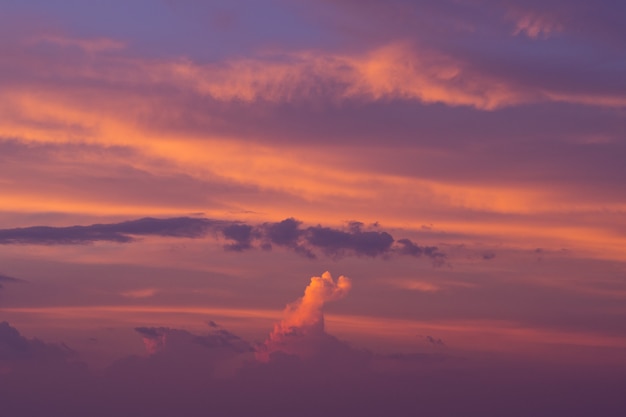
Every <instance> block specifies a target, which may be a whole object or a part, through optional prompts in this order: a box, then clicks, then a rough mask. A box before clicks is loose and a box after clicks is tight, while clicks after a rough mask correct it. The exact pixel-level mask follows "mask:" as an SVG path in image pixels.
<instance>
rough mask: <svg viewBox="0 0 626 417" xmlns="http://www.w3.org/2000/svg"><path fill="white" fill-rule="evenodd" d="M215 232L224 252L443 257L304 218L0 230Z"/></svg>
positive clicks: (3, 236)
mask: <svg viewBox="0 0 626 417" xmlns="http://www.w3.org/2000/svg"><path fill="white" fill-rule="evenodd" d="M211 233H213V235H214V236H216V237H221V238H223V239H225V240H226V242H227V243H226V244H225V245H224V249H225V250H229V251H238V252H240V251H244V250H249V249H263V250H271V249H272V248H273V247H274V246H278V247H282V248H287V249H290V250H293V251H294V252H296V253H298V254H300V255H303V256H306V257H308V258H311V259H315V258H317V257H318V256H319V255H320V254H323V255H325V256H329V257H332V258H340V257H344V256H366V257H389V256H392V255H406V256H413V257H416V258H417V257H421V256H425V257H427V258H429V259H431V260H432V262H433V263H434V264H436V265H441V264H443V263H444V262H445V260H446V255H445V254H444V253H442V252H440V251H439V250H438V249H437V247H435V246H419V245H417V244H416V243H415V242H413V241H411V240H410V239H406V238H401V239H398V240H396V239H394V237H393V236H392V235H391V234H389V233H388V232H385V231H381V230H379V228H378V226H370V227H366V226H365V225H364V224H363V223H360V222H350V223H348V224H347V226H346V227H345V228H343V229H336V228H331V227H325V226H322V225H317V226H309V227H303V225H302V222H300V221H298V220H296V219H294V218H288V219H285V220H283V221H280V222H275V223H263V224H260V225H250V224H246V223H242V222H233V221H223V220H212V219H206V218H194V217H177V218H169V219H155V218H143V219H138V220H131V221H126V222H121V223H110V224H93V225H90V226H69V227H50V226H33V227H24V228H14V229H0V244H4V245H11V244H25V245H77V244H89V243H94V242H117V243H129V242H133V241H136V240H137V237H147V236H163V237H176V238H200V237H204V236H207V235H209V234H211Z"/></svg>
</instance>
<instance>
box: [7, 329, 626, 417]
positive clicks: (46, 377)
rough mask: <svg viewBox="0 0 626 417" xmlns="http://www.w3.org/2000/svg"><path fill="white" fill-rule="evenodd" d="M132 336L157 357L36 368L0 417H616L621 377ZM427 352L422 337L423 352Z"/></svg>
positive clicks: (12, 380) (21, 375) (11, 332)
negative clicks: (159, 343)
mask: <svg viewBox="0 0 626 417" xmlns="http://www.w3.org/2000/svg"><path fill="white" fill-rule="evenodd" d="M210 327H211V326H210ZM217 327H219V326H217ZM212 328H213V329H214V327H212ZM137 332H138V333H139V334H140V335H141V336H142V337H146V336H147V337H160V336H162V335H165V336H166V337H165V340H166V342H165V345H164V348H163V349H162V350H161V351H159V352H156V353H153V354H150V355H144V356H129V357H126V358H123V359H121V360H119V361H117V362H116V363H114V364H112V365H111V366H109V367H108V368H106V369H104V370H103V371H101V372H97V373H96V372H90V371H88V370H83V372H82V373H77V372H68V371H67V369H65V368H54V369H53V371H54V372H51V371H50V370H48V371H46V370H45V369H44V368H41V367H33V368H30V369H28V370H17V371H14V372H12V373H10V374H2V373H1V372H0V401H1V403H2V412H0V414H2V415H5V414H6V415H7V416H11V417H32V416H34V415H47V416H63V417H82V416H85V415H89V416H92V417H109V416H112V415H119V416H131V415H132V416H135V417H148V416H150V417H167V416H173V415H184V416H186V417H200V416H206V415H207V413H208V414H212V415H221V416H230V417H243V416H250V415H257V416H261V417H264V416H272V417H283V416H284V417H286V416H290V417H313V416H320V415H329V416H340V415H359V416H364V417H374V416H376V417H378V416H381V415H393V416H398V417H405V416H406V417H409V416H415V415H416V412H418V414H423V415H432V416H435V415H436V416H440V417H452V416H459V415H463V416H468V417H478V416H481V417H496V416H502V415H510V416H513V417H522V416H529V415H532V416H537V417H552V416H555V415H567V416H571V417H583V416H585V417H586V416H589V415H602V416H605V417H618V416H619V417H621V416H623V415H624V414H623V413H624V411H625V410H626V400H625V399H624V396H623V391H624V389H625V385H624V379H623V371H622V370H621V369H615V370H611V369H609V368H606V369H604V368H600V369H588V368H586V367H585V366H581V365H579V366H574V367H573V368H572V367H570V366H565V365H563V366H560V365H558V363H549V364H546V363H541V362H536V363H522V364H520V363H518V362H512V361H506V360H502V359H498V358H490V359H489V360H488V361H486V360H484V359H478V360H474V359H472V358H471V357H468V358H456V357H454V356H450V355H447V354H444V353H441V352H439V353H437V354H433V353H425V352H415V353H410V354H385V355H382V354H373V353H370V352H367V351H364V350H359V349H355V348H353V347H351V346H349V345H348V344H346V343H345V342H342V341H340V340H338V339H336V338H335V337H333V336H331V335H328V334H325V333H322V334H319V333H317V334H315V336H316V338H315V339H314V340H313V339H311V335H310V334H306V333H301V332H294V335H293V336H291V337H292V338H293V339H294V343H303V344H306V345H307V346H312V347H313V348H314V349H316V354H315V355H311V356H307V357H305V358H303V357H300V356H297V355H292V354H288V353H284V352H277V353H276V354H273V355H271V356H270V358H269V361H267V362H259V361H256V360H254V359H253V356H252V355H251V354H250V352H247V351H238V350H237V349H234V348H233V347H232V346H230V345H224V344H222V342H226V341H231V340H241V339H239V338H238V337H237V336H235V335H233V334H231V333H229V332H227V331H225V333H222V336H220V334H219V333H215V332H210V333H209V334H205V335H198V334H194V333H191V332H188V331H186V330H181V329H172V328H164V327H141V328H138V329H137ZM424 337H425V338H428V337H429V336H424ZM306 339H310V340H308V341H307V340H306ZM0 340H2V341H5V340H11V341H13V342H12V343H13V344H15V345H16V347H14V348H12V350H13V351H18V352H20V351H23V350H27V349H28V348H27V347H25V346H32V345H33V344H38V343H40V344H43V345H44V346H47V347H48V348H50V346H55V345H50V344H46V343H44V342H34V340H35V339H33V340H27V339H24V338H23V337H21V336H20V335H19V333H18V332H17V330H15V329H14V328H12V327H10V326H8V324H6V323H2V324H0ZM216 340H219V341H220V342H216ZM205 342H206V343H205ZM439 342H440V339H436V338H434V337H432V343H434V344H436V345H439ZM311 343H312V345H311ZM441 343H442V342H441ZM14 360H17V359H14ZM64 363H66V362H64ZM580 392H584V393H585V395H579V394H580Z"/></svg>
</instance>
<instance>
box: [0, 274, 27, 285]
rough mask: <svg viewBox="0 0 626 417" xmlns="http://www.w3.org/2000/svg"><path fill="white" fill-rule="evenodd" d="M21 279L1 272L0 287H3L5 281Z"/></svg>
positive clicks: (19, 280)
mask: <svg viewBox="0 0 626 417" xmlns="http://www.w3.org/2000/svg"><path fill="white" fill-rule="evenodd" d="M21 281H22V280H21V279H17V278H13V277H10V276H7V275H3V274H0V288H2V283H3V282H5V283H7V282H11V283H12V282H21Z"/></svg>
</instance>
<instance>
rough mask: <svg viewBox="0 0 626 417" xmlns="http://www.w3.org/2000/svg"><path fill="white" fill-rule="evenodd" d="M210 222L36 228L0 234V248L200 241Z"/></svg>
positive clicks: (146, 220)
mask: <svg viewBox="0 0 626 417" xmlns="http://www.w3.org/2000/svg"><path fill="white" fill-rule="evenodd" d="M210 223H211V222H210V221H209V220H208V219H200V218H190V217H177V218H169V219H155V218H149V217H146V218H143V219H138V220H131V221H126V222H121V223H110V224H93V225H90V226H69V227H50V226H33V227H24V228H15V229H1V230H0V244H5V245H6V244H31V245H32V244H35V245H76V244H86V243H93V242H99V241H105V242H117V243H128V242H132V241H134V240H135V238H134V237H133V236H165V237H186V238H197V237H201V236H204V235H205V234H206V231H207V229H208V227H209V225H210Z"/></svg>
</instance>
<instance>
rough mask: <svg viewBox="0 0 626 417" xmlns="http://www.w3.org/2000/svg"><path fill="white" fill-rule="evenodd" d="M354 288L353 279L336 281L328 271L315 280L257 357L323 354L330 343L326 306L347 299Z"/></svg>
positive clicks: (271, 334)
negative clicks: (325, 345) (325, 313)
mask: <svg viewBox="0 0 626 417" xmlns="http://www.w3.org/2000/svg"><path fill="white" fill-rule="evenodd" d="M351 287H352V283H351V281H350V279H349V278H347V277H345V276H343V275H342V276H340V277H339V278H338V279H337V280H336V281H335V280H333V277H332V276H331V275H330V273H329V272H328V271H327V272H324V273H323V274H322V276H320V277H312V278H311V282H310V283H309V285H308V286H307V287H306V289H305V290H304V295H303V296H302V297H300V298H299V299H297V300H296V301H294V302H293V303H290V304H288V305H287V307H286V308H285V311H284V318H283V319H282V320H281V321H280V322H279V323H277V324H276V325H275V326H274V330H273V331H272V332H271V333H270V335H269V337H268V338H267V340H266V341H265V343H264V344H263V345H261V346H259V348H258V351H257V358H258V359H260V360H262V361H267V360H269V359H270V357H271V355H272V354H273V353H275V352H283V353H287V354H293V355H296V356H304V357H307V356H312V355H315V354H317V353H319V350H320V349H321V348H322V347H323V344H325V343H328V342H329V340H330V339H329V337H328V336H327V335H326V332H325V331H324V314H323V308H324V305H325V304H326V303H327V302H329V301H335V300H339V299H341V298H343V297H345V296H346V294H347V293H348V292H349V291H350V288H351Z"/></svg>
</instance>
